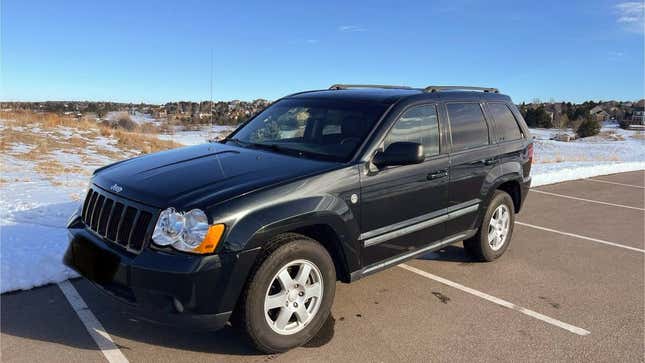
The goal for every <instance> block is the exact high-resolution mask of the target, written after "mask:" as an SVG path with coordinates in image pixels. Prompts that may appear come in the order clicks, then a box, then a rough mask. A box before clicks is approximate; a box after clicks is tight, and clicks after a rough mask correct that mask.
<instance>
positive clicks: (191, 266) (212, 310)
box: [63, 222, 257, 330]
mask: <svg viewBox="0 0 645 363" xmlns="http://www.w3.org/2000/svg"><path fill="white" fill-rule="evenodd" d="M68 231H69V246H68V248H67V251H66V253H65V256H64V258H63V262H64V263H65V265H67V266H69V267H71V268H72V269H74V270H75V271H77V272H78V273H79V274H80V275H81V276H83V277H85V278H86V279H88V280H89V281H90V282H92V283H93V284H94V285H95V286H97V287H98V288H99V289H101V290H102V291H104V292H106V293H108V294H109V295H111V296H113V297H115V298H117V299H118V300H120V301H121V302H124V303H126V304H128V305H130V306H132V307H133V312H134V313H135V314H136V315H137V316H140V317H142V318H144V319H146V320H151V321H154V322H157V323H161V324H169V325H173V326H182V327H186V328H190V329H197V330H203V329H206V330H216V329H219V328H221V327H222V326H224V325H225V324H226V322H227V321H228V319H229V317H230V315H231V312H232V311H233V309H234V307H235V304H236V302H237V298H238V296H239V294H240V292H241V290H242V288H243V286H244V283H245V281H246V278H247V275H248V272H249V271H250V268H251V266H252V264H253V262H254V261H255V257H256V254H257V250H255V251H245V252H241V253H237V254H232V253H231V254H222V255H210V256H197V255H188V254H179V253H178V254H171V253H167V252H160V251H153V250H151V249H149V248H144V249H143V251H142V252H141V253H140V254H137V255H135V254H132V253H130V252H127V251H126V250H125V249H123V248H121V247H120V246H118V245H115V244H113V243H111V242H106V241H104V240H102V239H101V238H100V237H98V236H96V235H95V234H93V233H91V232H89V231H87V230H86V229H85V228H84V227H83V224H82V222H80V223H74V222H72V223H70V225H69V227H68Z"/></svg>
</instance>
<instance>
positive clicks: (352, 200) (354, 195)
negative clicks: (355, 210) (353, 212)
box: [349, 194, 358, 204]
mask: <svg viewBox="0 0 645 363" xmlns="http://www.w3.org/2000/svg"><path fill="white" fill-rule="evenodd" d="M349 201H350V202H352V204H356V203H357V202H358V195H356V194H352V195H351V196H350V197H349Z"/></svg>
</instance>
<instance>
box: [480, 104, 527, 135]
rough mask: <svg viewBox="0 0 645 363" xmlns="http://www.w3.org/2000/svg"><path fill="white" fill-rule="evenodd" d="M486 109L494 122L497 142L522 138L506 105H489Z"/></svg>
mask: <svg viewBox="0 0 645 363" xmlns="http://www.w3.org/2000/svg"><path fill="white" fill-rule="evenodd" d="M488 109H489V110H490V113H491V114H492V115H493V119H494V120H495V130H496V131H497V140H498V141H506V140H518V139H521V138H522V130H521V129H520V126H519V125H518V124H517V120H516V119H515V116H513V113H512V112H511V110H510V109H509V108H508V106H507V105H505V104H503V103H489V104H488Z"/></svg>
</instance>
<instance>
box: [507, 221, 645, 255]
mask: <svg viewBox="0 0 645 363" xmlns="http://www.w3.org/2000/svg"><path fill="white" fill-rule="evenodd" d="M515 224H519V225H520V226H525V227H530V228H535V229H540V230H542V231H547V232H552V233H557V234H561V235H565V236H569V237H575V238H580V239H585V240H587V241H592V242H597V243H602V244H605V245H609V246H613V247H620V248H624V249H627V250H632V251H636V252H640V253H645V250H643V249H640V248H636V247H631V246H625V245H621V244H620V243H616V242H609V241H605V240H601V239H598V238H591V237H587V236H581V235H579V234H575V233H569V232H562V231H558V230H556V229H551V228H546V227H541V226H536V225H533V224H528V223H524V222H518V221H515Z"/></svg>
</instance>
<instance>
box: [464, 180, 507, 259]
mask: <svg viewBox="0 0 645 363" xmlns="http://www.w3.org/2000/svg"><path fill="white" fill-rule="evenodd" d="M514 224H515V213H514V206H513V199H511V196H510V195H508V193H506V192H504V191H501V190H496V191H495V194H494V195H493V198H492V199H491V202H490V204H489V205H488V209H487V210H486V214H485V215H484V219H483V220H482V224H481V226H480V227H479V230H478V231H477V234H476V235H474V236H473V237H471V238H469V239H467V240H465V241H464V249H465V250H466V253H467V254H469V255H470V256H472V257H474V258H476V259H478V260H480V261H493V260H495V259H497V258H499V257H500V256H501V255H503V254H504V252H505V251H506V249H507V248H508V245H509V244H510V243H511V236H512V235H513V225H514Z"/></svg>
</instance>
